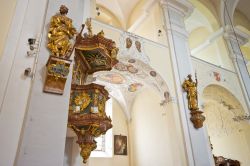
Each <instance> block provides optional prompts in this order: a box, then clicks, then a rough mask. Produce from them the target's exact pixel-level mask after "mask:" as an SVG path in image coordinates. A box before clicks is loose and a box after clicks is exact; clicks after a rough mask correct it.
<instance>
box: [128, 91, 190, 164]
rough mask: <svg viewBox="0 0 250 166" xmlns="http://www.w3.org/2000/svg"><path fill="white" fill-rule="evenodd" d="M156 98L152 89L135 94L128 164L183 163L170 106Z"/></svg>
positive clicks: (182, 149) (130, 126) (182, 154)
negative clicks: (129, 161) (163, 104)
mask: <svg viewBox="0 0 250 166" xmlns="http://www.w3.org/2000/svg"><path fill="white" fill-rule="evenodd" d="M159 101H160V97H159V95H157V94H156V93H155V91H153V90H152V89H145V90H144V91H142V92H141V93H139V94H138V95H137V96H136V99H135V101H134V104H133V107H132V110H131V111H132V113H131V114H132V115H131V120H130V122H129V135H130V140H131V141H130V149H131V166H152V165H157V166H164V165H185V164H186V163H185V154H184V146H182V143H181V141H179V137H178V136H177V135H178V134H177V133H178V132H177V130H178V129H177V128H178V127H177V126H175V124H174V122H173V119H174V117H173V113H172V109H171V106H170V105H167V106H166V107H162V106H160V104H159ZM176 149H178V153H177V152H176Z"/></svg>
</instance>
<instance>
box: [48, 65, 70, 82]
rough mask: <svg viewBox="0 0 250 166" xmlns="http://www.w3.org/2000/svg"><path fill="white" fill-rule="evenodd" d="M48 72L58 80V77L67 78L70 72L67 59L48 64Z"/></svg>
mask: <svg viewBox="0 0 250 166" xmlns="http://www.w3.org/2000/svg"><path fill="white" fill-rule="evenodd" d="M48 74H51V75H53V76H54V77H55V79H56V80H57V79H58V78H65V77H67V76H68V74H69V66H68V65H66V63H65V61H56V63H53V64H49V65H48Z"/></svg>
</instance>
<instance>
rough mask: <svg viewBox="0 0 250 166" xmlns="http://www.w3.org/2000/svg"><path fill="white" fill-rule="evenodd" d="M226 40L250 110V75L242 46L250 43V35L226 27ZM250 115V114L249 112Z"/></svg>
mask: <svg viewBox="0 0 250 166" xmlns="http://www.w3.org/2000/svg"><path fill="white" fill-rule="evenodd" d="M225 29H226V30H225V35H224V38H225V39H226V42H227V45H228V48H229V51H230V56H231V58H232V60H233V63H234V67H235V70H236V72H237V75H238V78H239V81H240V83H241V88H242V91H243V93H244V96H245V99H246V103H247V106H248V109H249V108H250V105H249V103H250V75H249V72H248V70H247V60H246V59H245V57H244V55H243V54H242V52H241V49H240V46H242V45H244V44H246V43H247V42H248V35H247V34H244V32H241V31H239V30H237V29H236V30H235V31H234V30H233V29H232V28H231V26H229V25H228V26H226V28H225ZM249 113H250V112H249Z"/></svg>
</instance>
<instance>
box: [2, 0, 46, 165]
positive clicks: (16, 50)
mask: <svg viewBox="0 0 250 166" xmlns="http://www.w3.org/2000/svg"><path fill="white" fill-rule="evenodd" d="M46 6H47V0H32V1H29V0H17V4H16V8H15V14H14V17H13V19H12V24H11V27H10V29H9V34H8V37H7V40H6V45H5V49H4V52H3V57H2V59H1V61H0V77H1V78H0V133H1V134H0V135H1V136H0V165H1V166H12V165H14V162H15V157H16V153H17V149H18V143H19V138H20V135H21V130H22V124H23V120H24V117H25V113H26V107H27V102H28V98H29V93H30V87H31V84H32V80H31V78H30V77H25V76H24V74H23V73H24V70H25V68H28V67H30V68H33V66H34V62H35V56H32V57H28V56H27V54H26V52H27V51H28V50H29V46H28V38H36V37H37V36H38V35H39V34H40V33H41V30H42V27H43V22H44V13H45V10H46Z"/></svg>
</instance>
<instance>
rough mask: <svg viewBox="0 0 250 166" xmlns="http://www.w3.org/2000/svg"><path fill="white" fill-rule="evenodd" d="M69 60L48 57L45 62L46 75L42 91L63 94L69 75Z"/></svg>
mask: <svg viewBox="0 0 250 166" xmlns="http://www.w3.org/2000/svg"><path fill="white" fill-rule="evenodd" d="M70 63H71V60H66V59H61V58H58V57H54V56H50V57H49V60H48V62H47V75H46V80H45V84H44V88H43V91H44V92H49V93H56V94H63V91H64V86H65V83H66V80H67V76H68V74H69V67H70Z"/></svg>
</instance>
